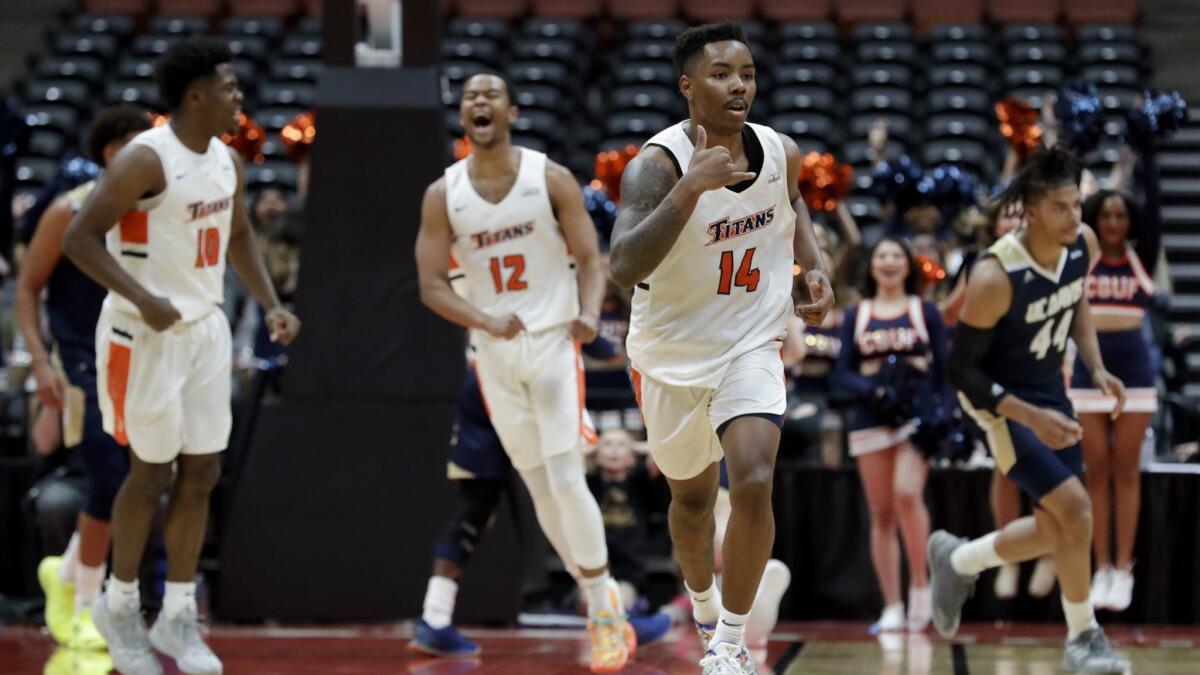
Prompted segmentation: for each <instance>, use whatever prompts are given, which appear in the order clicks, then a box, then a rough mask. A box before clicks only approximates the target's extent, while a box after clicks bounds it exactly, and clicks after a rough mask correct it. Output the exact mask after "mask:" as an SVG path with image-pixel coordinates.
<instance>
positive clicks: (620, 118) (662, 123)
mask: <svg viewBox="0 0 1200 675" xmlns="http://www.w3.org/2000/svg"><path fill="white" fill-rule="evenodd" d="M672 122H673V120H672V119H671V118H670V117H668V116H667V115H666V113H662V112H656V111H653V110H637V111H630V112H621V113H615V114H613V115H609V116H608V118H607V119H606V120H605V121H604V133H605V134H607V135H608V136H645V137H646V138H650V137H651V136H653V135H654V134H656V133H658V132H659V131H661V130H663V129H665V128H667V127H668V126H670V125H671V123H672Z"/></svg>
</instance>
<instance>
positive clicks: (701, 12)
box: [683, 0, 756, 22]
mask: <svg viewBox="0 0 1200 675" xmlns="http://www.w3.org/2000/svg"><path fill="white" fill-rule="evenodd" d="M755 4H756V3H755V0H687V2H685V3H683V12H684V14H686V15H687V16H688V18H690V19H692V20H693V21H698V22H707V21H745V20H746V19H749V18H750V17H752V16H754V10H755V7H754V5H755Z"/></svg>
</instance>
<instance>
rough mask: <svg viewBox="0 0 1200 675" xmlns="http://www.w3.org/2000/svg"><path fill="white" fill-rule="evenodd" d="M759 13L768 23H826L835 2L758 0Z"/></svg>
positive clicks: (819, 0) (828, 0) (820, 0)
mask: <svg viewBox="0 0 1200 675" xmlns="http://www.w3.org/2000/svg"><path fill="white" fill-rule="evenodd" d="M758 8H759V11H761V12H762V15H763V18H765V19H767V20H768V21H775V22H785V21H824V20H826V19H828V18H829V15H830V14H831V13H832V10H833V0H807V1H806V2H797V1H796V0H758Z"/></svg>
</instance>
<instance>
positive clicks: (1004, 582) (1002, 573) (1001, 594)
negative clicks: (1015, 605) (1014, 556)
mask: <svg viewBox="0 0 1200 675" xmlns="http://www.w3.org/2000/svg"><path fill="white" fill-rule="evenodd" d="M1020 580H1021V566H1020V565H1014V564H1012V563H1007V564H1004V565H1001V566H1000V567H999V568H998V569H997V570H996V582H995V584H994V585H993V587H992V590H994V591H995V592H996V597H997V598H999V599H1001V600H1012V599H1013V598H1015V597H1017V582H1018V581H1020Z"/></svg>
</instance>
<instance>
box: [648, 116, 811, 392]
mask: <svg viewBox="0 0 1200 675" xmlns="http://www.w3.org/2000/svg"><path fill="white" fill-rule="evenodd" d="M686 124H687V123H686V122H681V123H679V124H676V125H675V126H672V127H670V128H668V129H666V130H664V131H662V132H660V133H659V134H658V135H657V136H655V137H654V138H651V139H650V140H649V141H648V142H647V143H646V145H647V146H649V145H658V146H661V147H662V148H664V149H666V151H667V152H668V153H669V154H670V155H671V156H672V157H673V158H674V160H675V163H676V164H677V166H679V167H687V166H688V164H690V163H691V161H692V152H693V150H694V146H693V145H692V142H691V140H690V139H689V138H688V136H687V134H686V133H685V128H686V126H685V125H686ZM746 126H747V127H749V129H750V131H751V132H752V133H753V134H754V135H755V137H756V138H757V139H758V142H759V143H760V144H761V146H762V151H763V165H762V169H761V170H759V171H758V175H757V176H755V178H754V182H753V183H752V184H751V185H750V187H748V188H746V189H745V190H743V191H741V192H735V191H733V190H731V189H729V188H722V189H720V190H710V191H708V192H705V193H704V194H703V195H701V196H700V200H699V201H698V202H697V203H696V210H695V211H693V212H692V217H691V218H690V219H689V220H688V222H687V224H686V225H684V227H683V231H682V232H680V233H679V238H678V239H677V240H676V241H675V245H674V246H672V247H671V250H670V252H669V253H667V257H666V258H664V259H663V261H662V263H660V264H659V266H658V267H657V268H656V269H655V270H654V272H652V273H651V274H650V276H649V277H647V278H646V279H645V281H644V282H642V283H640V284H638V285H637V286H636V287H635V288H634V292H633V311H632V316H631V319H630V324H629V339H628V343H627V346H628V352H629V357H630V359H631V360H632V361H633V365H634V367H635V368H636V369H637V370H638V371H639V372H641V373H642V374H644V375H648V376H649V377H652V378H654V379H655V380H658V381H660V382H664V383H666V384H671V385H677V386H686V387H707V388H712V387H716V386H717V385H718V384H720V382H721V379H722V378H723V377H724V374H725V369H726V366H727V365H728V364H729V363H730V362H731V361H732V360H733V359H735V358H737V357H739V356H741V355H742V354H745V353H747V352H749V351H752V350H754V349H758V348H759V347H762V346H763V345H764V344H767V343H769V342H771V341H773V340H779V339H782V338H783V336H784V335H785V334H786V332H787V323H788V317H789V316H790V315H791V314H792V311H793V305H792V283H793V282H792V265H793V252H792V239H793V235H794V233H795V229H796V212H795V211H794V210H793V209H792V203H791V201H790V200H789V199H788V186H787V176H788V173H787V156H786V155H785V154H784V149H783V142H782V141H780V140H779V136H778V135H777V134H776V133H775V132H774V131H773V130H771V129H770V128H768V127H764V126H759V125H757V124H747V125H746ZM747 140H748V139H747ZM643 147H645V146H643ZM681 170H683V169H681ZM751 170H753V167H751Z"/></svg>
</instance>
